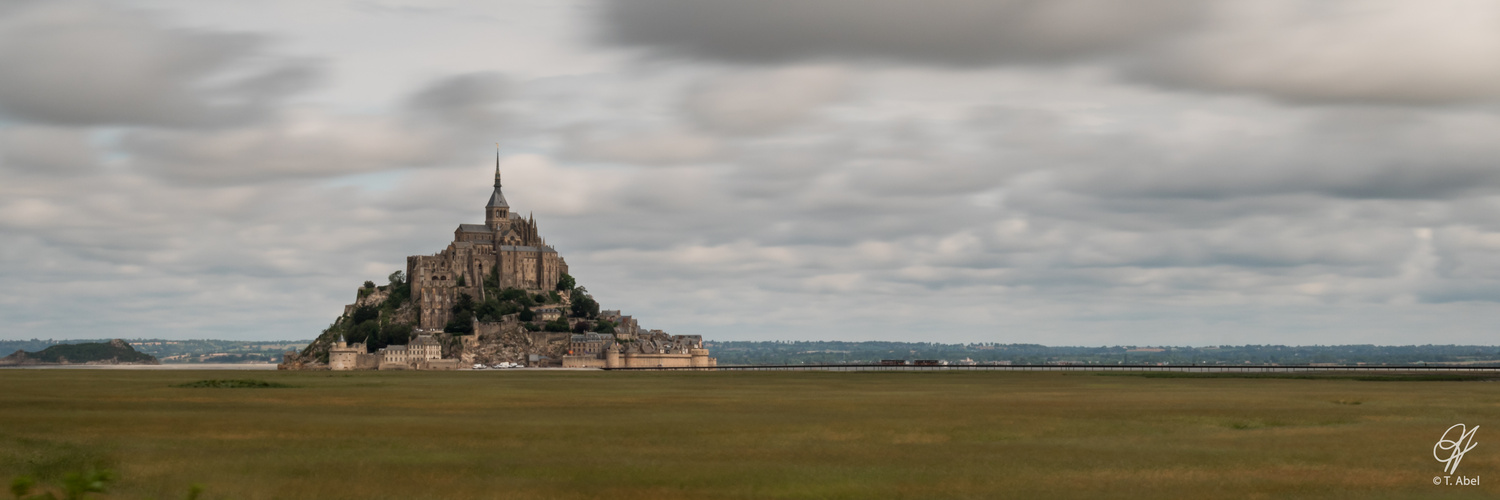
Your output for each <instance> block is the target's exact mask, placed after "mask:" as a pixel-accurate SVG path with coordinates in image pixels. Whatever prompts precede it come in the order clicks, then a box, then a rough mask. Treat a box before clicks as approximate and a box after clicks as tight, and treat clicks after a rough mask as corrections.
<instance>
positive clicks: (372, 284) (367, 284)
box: [365, 280, 375, 288]
mask: <svg viewBox="0 0 1500 500" xmlns="http://www.w3.org/2000/svg"><path fill="white" fill-rule="evenodd" d="M365 288H375V282H374V281H370V280H365Z"/></svg>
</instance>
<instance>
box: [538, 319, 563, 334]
mask: <svg viewBox="0 0 1500 500" xmlns="http://www.w3.org/2000/svg"><path fill="white" fill-rule="evenodd" d="M542 329H543V330H546V331H549V332H566V331H569V330H568V320H566V319H563V318H557V319H554V320H552V321H548V322H547V324H545V325H542Z"/></svg>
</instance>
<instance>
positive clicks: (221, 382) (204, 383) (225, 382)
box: [172, 379, 294, 389]
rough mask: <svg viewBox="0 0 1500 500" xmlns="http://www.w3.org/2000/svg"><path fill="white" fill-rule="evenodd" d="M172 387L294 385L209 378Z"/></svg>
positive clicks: (242, 387)
mask: <svg viewBox="0 0 1500 500" xmlns="http://www.w3.org/2000/svg"><path fill="white" fill-rule="evenodd" d="M172 387H182V388H189V389H192V388H210V389H269V388H279V387H294V386H290V385H287V384H282V383H278V382H266V381H264V380H254V379H211V380H199V381H197V382H188V383H185V384H175V385H173V386H172Z"/></svg>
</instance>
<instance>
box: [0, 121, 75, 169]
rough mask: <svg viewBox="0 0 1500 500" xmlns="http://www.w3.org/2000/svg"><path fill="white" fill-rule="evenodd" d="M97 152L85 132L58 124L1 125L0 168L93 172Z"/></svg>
mask: <svg viewBox="0 0 1500 500" xmlns="http://www.w3.org/2000/svg"><path fill="white" fill-rule="evenodd" d="M98 166H99V159H98V155H97V153H96V152H95V148H94V145H93V144H91V143H90V140H89V135H88V133H86V132H83V131H79V130H74V129H69V128H57V127H27V126H14V127H8V128H0V168H5V169H10V170H15V171H25V172H32V173H41V174H54V175H67V174H82V173H89V172H93V171H95V170H96V169H97V168H98Z"/></svg>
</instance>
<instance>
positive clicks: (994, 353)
mask: <svg viewBox="0 0 1500 500" xmlns="http://www.w3.org/2000/svg"><path fill="white" fill-rule="evenodd" d="M708 344H709V346H708V347H709V351H710V352H712V353H713V356H714V357H716V358H718V359H719V364H721V365H804V364H808V365H811V364H859V363H879V362H880V361H881V360H887V359H902V360H918V359H931V360H941V361H947V362H949V363H962V362H972V363H976V364H991V363H1004V362H1009V363H1011V364H1037V365H1040V364H1049V363H1086V364H1219V365H1243V364H1253V365H1262V364H1264V365H1302V364H1314V363H1335V364H1344V365H1357V364H1361V363H1363V364H1367V365H1415V364H1424V363H1430V364H1436V363H1441V364H1454V363H1472V364H1484V365H1500V346H1479V345H1431V344H1429V345H1404V346H1383V345H1374V344H1354V345H1328V346H1324V345H1311V346H1286V345H1239V346H1231V345H1221V346H1208V347H1185V346H1119V345H1117V346H1100V347H1085V346H1045V345H1041V344H1000V343H970V344H942V343H935V342H883V341H865V342H850V341H710V342H708ZM1157 350H1160V351H1157Z"/></svg>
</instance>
